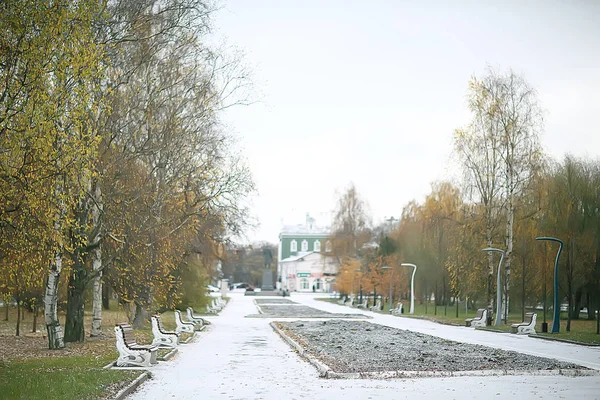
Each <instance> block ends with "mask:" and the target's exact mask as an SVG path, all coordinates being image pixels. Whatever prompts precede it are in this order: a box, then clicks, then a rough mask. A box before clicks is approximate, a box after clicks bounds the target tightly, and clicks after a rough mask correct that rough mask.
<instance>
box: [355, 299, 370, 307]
mask: <svg viewBox="0 0 600 400" xmlns="http://www.w3.org/2000/svg"><path fill="white" fill-rule="evenodd" d="M368 304H369V299H367V298H366V297H365V299H364V300H363V302H362V303H360V304H359V305H357V306H356V308H364V309H366V308H367V305H368Z"/></svg>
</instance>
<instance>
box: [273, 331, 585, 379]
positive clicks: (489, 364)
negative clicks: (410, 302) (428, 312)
mask: <svg viewBox="0 0 600 400" xmlns="http://www.w3.org/2000/svg"><path fill="white" fill-rule="evenodd" d="M276 325H277V326H278V327H279V328H280V329H282V330H283V331H284V332H285V333H286V334H287V335H289V336H290V337H291V338H292V339H293V340H295V341H296V342H297V343H299V344H300V345H301V346H302V347H304V349H305V352H306V353H308V354H309V355H312V356H314V357H315V358H316V359H318V360H320V361H322V362H323V363H324V364H326V365H327V366H329V367H330V368H331V369H332V370H333V371H335V372H338V373H366V372H384V371H449V372H456V371H478V370H517V371H539V370H558V369H579V370H585V369H587V368H585V367H582V366H579V365H575V364H571V363H565V362H561V361H556V360H552V359H548V358H542V357H536V356H530V355H526V354H521V353H517V352H514V351H506V350H500V349H494V348H491V347H486V346H480V345H473V344H467V343H459V342H454V341H450V340H445V339H442V338H438V337H436V336H430V335H425V334H422V333H418V332H412V331H407V330H402V329H395V328H390V327H387V326H383V325H376V324H371V323H368V322H363V321H295V322H277V323H276Z"/></svg>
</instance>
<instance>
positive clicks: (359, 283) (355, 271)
mask: <svg viewBox="0 0 600 400" xmlns="http://www.w3.org/2000/svg"><path fill="white" fill-rule="evenodd" d="M357 272H358V273H359V274H360V273H361V272H362V271H361V270H360V269H355V270H354V275H353V276H356V273H357ZM352 286H353V287H352V290H354V279H352ZM358 286H360V288H359V291H360V292H361V294H362V276H361V277H360V278H358ZM357 294H358V293H357ZM360 301H361V303H362V296H360Z"/></svg>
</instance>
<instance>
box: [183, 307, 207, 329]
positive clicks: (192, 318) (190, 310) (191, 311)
mask: <svg viewBox="0 0 600 400" xmlns="http://www.w3.org/2000/svg"><path fill="white" fill-rule="evenodd" d="M186 312H187V317H188V319H189V320H190V321H191V322H192V323H195V322H201V323H202V325H210V321H208V320H206V319H204V318H202V317H201V316H199V315H195V314H194V309H193V308H192V307H188V308H187V309H186Z"/></svg>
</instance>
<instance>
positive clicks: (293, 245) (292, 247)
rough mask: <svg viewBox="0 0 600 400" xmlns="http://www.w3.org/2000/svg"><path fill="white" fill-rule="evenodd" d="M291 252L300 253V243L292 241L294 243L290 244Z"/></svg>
mask: <svg viewBox="0 0 600 400" xmlns="http://www.w3.org/2000/svg"><path fill="white" fill-rule="evenodd" d="M290 251H298V242H296V241H295V240H292V243H290Z"/></svg>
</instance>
